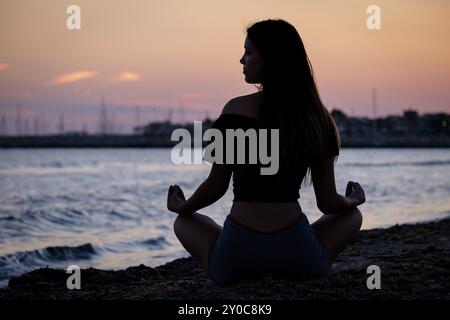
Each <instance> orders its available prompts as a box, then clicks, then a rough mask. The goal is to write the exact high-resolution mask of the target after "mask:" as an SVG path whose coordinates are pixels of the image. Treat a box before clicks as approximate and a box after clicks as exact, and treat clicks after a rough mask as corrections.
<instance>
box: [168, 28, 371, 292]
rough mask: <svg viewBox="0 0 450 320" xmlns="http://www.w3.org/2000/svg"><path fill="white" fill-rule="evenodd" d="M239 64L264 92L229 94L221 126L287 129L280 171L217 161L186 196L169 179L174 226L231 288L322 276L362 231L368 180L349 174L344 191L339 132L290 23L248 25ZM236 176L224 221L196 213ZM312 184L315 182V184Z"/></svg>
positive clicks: (202, 261) (212, 276)
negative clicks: (304, 204) (310, 206)
mask: <svg viewBox="0 0 450 320" xmlns="http://www.w3.org/2000/svg"><path fill="white" fill-rule="evenodd" d="M244 48H245V52H244V55H243V56H242V58H241V60H240V63H241V64H242V65H243V73H244V75H245V81H246V82H247V83H252V84H258V89H259V90H258V92H256V93H254V94H250V95H246V96H241V97H237V98H234V99H231V100H230V101H229V102H228V103H227V104H226V105H225V107H224V108H223V111H222V114H221V115H220V117H219V118H218V119H217V120H216V121H215V122H214V123H213V126H212V127H213V128H216V129H219V130H221V131H222V132H225V129H227V128H228V129H237V128H241V129H244V130H246V129H249V128H255V129H260V128H266V129H279V170H278V172H277V173H276V174H275V175H261V174H260V168H261V166H262V164H261V163H258V164H217V163H214V164H213V165H212V167H211V172H210V174H209V176H208V178H207V179H206V180H205V181H204V182H203V183H202V184H201V185H200V186H199V187H198V188H197V190H196V191H195V192H194V194H193V195H192V196H191V197H190V198H189V199H187V200H186V199H185V196H184V194H183V191H182V190H181V188H180V187H179V186H177V185H174V186H170V187H169V191H168V199H167V207H168V209H169V210H171V211H173V212H176V213H178V217H177V218H176V219H175V223H174V230H175V234H176V236H177V237H178V239H179V240H180V242H181V244H182V245H183V246H184V248H185V249H186V250H187V251H188V252H189V253H190V254H191V255H192V257H193V258H194V259H195V260H197V261H198V262H199V263H200V264H201V266H202V267H203V268H204V270H205V271H206V273H207V275H208V276H209V277H210V279H212V280H213V281H215V282H216V283H217V284H220V285H224V284H228V283H233V282H237V281H240V280H246V279H257V278H260V277H262V276H264V275H266V274H269V273H270V274H272V275H273V276H274V277H281V278H284V277H289V278H290V277H296V278H297V277H321V276H324V275H327V274H328V272H329V270H330V267H331V264H332V262H333V260H334V259H335V258H336V256H337V255H338V254H339V253H340V252H341V251H342V250H343V249H344V248H345V247H346V245H347V244H348V243H349V242H350V240H351V239H352V238H353V237H354V236H355V235H356V234H357V233H358V231H359V229H360V227H361V224H362V215H361V212H360V210H359V209H358V208H357V206H358V205H360V204H362V203H364V202H365V195H364V191H363V189H362V187H361V186H360V185H359V184H358V183H356V182H351V181H349V182H348V184H347V188H346V192H345V196H342V195H339V194H338V193H337V191H336V186H335V178H334V161H335V160H336V159H337V156H338V155H339V148H340V138H339V133H338V131H337V128H336V125H335V123H334V121H333V119H332V117H331V115H330V114H329V112H328V111H327V109H326V108H325V106H324V105H323V103H322V101H321V99H320V97H319V93H318V91H317V87H316V84H315V80H314V76H313V72H312V68H311V65H310V62H309V59H308V56H307V54H306V51H305V48H304V46H303V42H302V40H301V38H300V36H299V34H298V32H297V31H296V29H295V28H294V27H293V26H292V25H291V24H289V23H287V22H286V21H283V20H265V21H260V22H257V23H255V24H253V25H252V26H251V27H249V28H248V29H247V37H246V39H245V44H244ZM308 175H309V176H310V178H312V179H310V180H312V183H313V186H314V191H315V195H316V202H317V206H318V208H319V210H320V211H321V212H323V213H324V216H322V217H321V218H320V219H318V220H317V221H316V222H314V223H313V224H312V225H310V223H309V221H308V219H307V217H306V216H305V214H304V213H303V212H302V209H301V207H300V204H299V203H298V199H299V197H300V196H299V189H300V188H301V184H302V181H305V182H306V178H307V177H308ZM232 176H233V193H234V199H233V205H232V207H231V210H230V213H229V214H228V215H227V217H226V219H225V222H224V226H223V228H222V227H221V226H220V225H218V224H217V223H216V222H214V221H213V220H212V219H211V218H209V217H207V216H205V215H202V214H199V213H197V212H196V211H197V210H199V209H201V208H204V207H206V206H209V205H210V204H212V203H214V202H216V201H217V200H219V199H220V198H221V197H222V196H223V195H224V194H225V192H226V191H227V189H228V186H229V182H230V179H231V177H232ZM309 184H310V185H311V181H310V182H309Z"/></svg>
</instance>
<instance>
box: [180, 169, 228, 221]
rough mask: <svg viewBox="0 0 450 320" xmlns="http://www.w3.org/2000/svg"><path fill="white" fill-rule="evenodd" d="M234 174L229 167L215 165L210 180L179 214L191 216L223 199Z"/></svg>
mask: <svg viewBox="0 0 450 320" xmlns="http://www.w3.org/2000/svg"><path fill="white" fill-rule="evenodd" d="M232 172H233V171H232V169H231V167H230V166H228V165H222V164H213V165H212V167H211V171H210V173H209V176H208V178H207V179H206V180H205V181H203V182H202V184H201V185H200V186H199V187H198V188H197V190H195V192H194V194H193V195H192V196H191V197H190V198H189V199H187V200H186V202H184V204H183V205H181V207H180V208H179V210H178V214H180V215H190V214H192V213H194V212H196V211H197V210H200V209H202V208H204V207H207V206H209V205H211V204H213V203H214V202H216V201H217V200H219V199H220V198H222V197H223V195H224V194H225V193H226V192H227V190H228V186H229V184H230V179H231V174H232Z"/></svg>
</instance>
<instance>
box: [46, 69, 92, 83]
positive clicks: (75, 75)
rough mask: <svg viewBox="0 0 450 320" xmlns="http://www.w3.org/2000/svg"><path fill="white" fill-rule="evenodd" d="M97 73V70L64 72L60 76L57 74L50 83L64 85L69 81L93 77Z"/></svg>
mask: <svg viewBox="0 0 450 320" xmlns="http://www.w3.org/2000/svg"><path fill="white" fill-rule="evenodd" d="M96 75H97V72H96V71H83V70H81V71H74V72H69V73H65V74H62V75H60V76H57V77H55V78H53V80H52V81H50V82H49V83H48V85H50V86H59V85H64V84H67V83H72V82H77V81H81V80H86V79H89V78H92V77H95V76H96Z"/></svg>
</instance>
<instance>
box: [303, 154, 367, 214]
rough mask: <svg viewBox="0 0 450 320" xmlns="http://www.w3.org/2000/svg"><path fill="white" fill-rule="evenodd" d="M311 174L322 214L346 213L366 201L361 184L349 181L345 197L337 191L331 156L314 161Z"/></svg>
mask: <svg viewBox="0 0 450 320" xmlns="http://www.w3.org/2000/svg"><path fill="white" fill-rule="evenodd" d="M311 176H312V180H313V185H314V192H315V194H316V202H317V207H318V208H319V210H320V211H322V212H323V213H324V214H342V213H346V212H348V211H350V210H351V209H353V208H354V207H356V206H358V205H360V204H362V203H364V202H365V201H366V199H365V195H364V191H363V190H362V188H361V186H360V185H359V184H358V183H353V182H351V181H349V182H348V184H347V189H346V192H345V194H346V196H345V197H344V196H342V195H340V194H338V193H337V191H336V183H335V179H334V162H333V157H330V158H324V159H322V160H320V161H318V162H316V163H315V164H314V165H313V166H312V167H311Z"/></svg>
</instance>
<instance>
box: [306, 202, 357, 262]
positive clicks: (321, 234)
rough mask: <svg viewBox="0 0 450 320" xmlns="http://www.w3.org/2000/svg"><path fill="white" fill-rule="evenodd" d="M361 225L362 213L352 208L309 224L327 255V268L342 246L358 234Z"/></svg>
mask: <svg viewBox="0 0 450 320" xmlns="http://www.w3.org/2000/svg"><path fill="white" fill-rule="evenodd" d="M361 225H362V214H361V211H359V209H358V208H354V209H352V210H350V211H349V212H347V213H344V214H330V215H324V216H322V217H320V218H319V219H318V220H317V221H315V222H314V223H313V224H311V227H312V228H313V230H314V232H315V234H316V236H317V238H318V239H319V241H320V242H321V243H322V246H323V247H324V249H325V252H326V253H327V257H328V270H329V269H330V268H331V265H332V263H333V261H334V259H336V257H337V256H338V254H339V253H340V252H341V251H342V250H344V248H345V247H346V246H347V245H348V244H349V243H350V241H351V240H352V239H353V238H354V237H355V236H356V235H357V234H358V231H359V230H360V229H361Z"/></svg>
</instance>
